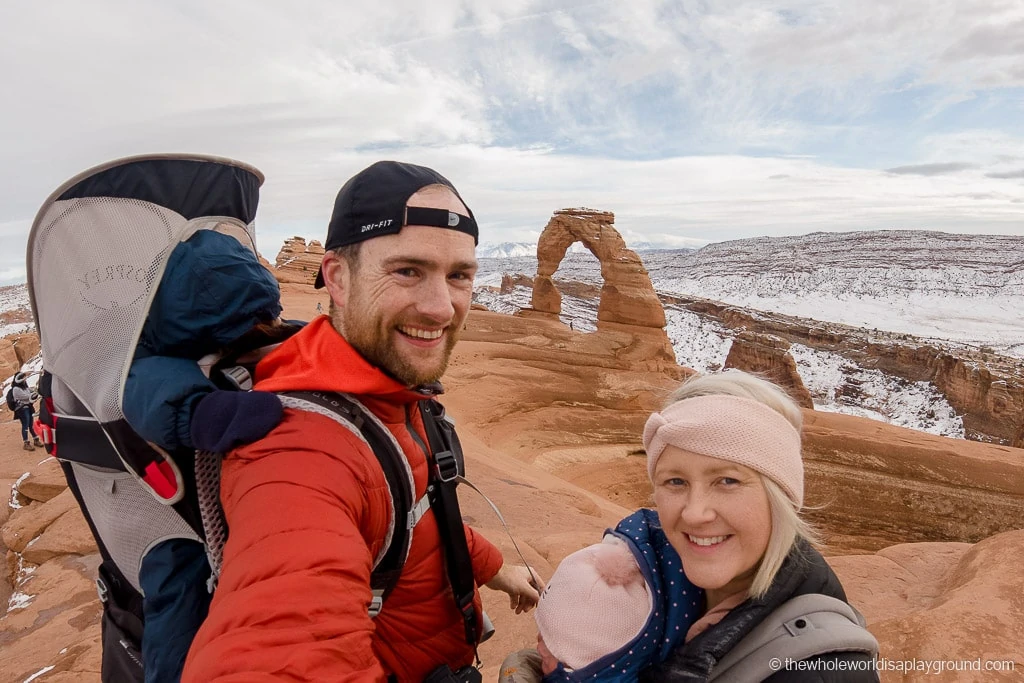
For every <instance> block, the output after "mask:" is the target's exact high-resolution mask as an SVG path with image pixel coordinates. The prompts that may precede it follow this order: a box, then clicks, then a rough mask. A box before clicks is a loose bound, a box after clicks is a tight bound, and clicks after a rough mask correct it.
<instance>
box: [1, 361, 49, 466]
mask: <svg viewBox="0 0 1024 683" xmlns="http://www.w3.org/2000/svg"><path fill="white" fill-rule="evenodd" d="M6 399H7V407H8V408H10V409H11V410H12V411H14V417H16V418H17V419H18V420H21V438H22V440H23V441H24V442H25V450H26V451H31V450H34V449H33V447H32V444H33V443H34V444H35V445H36V446H42V445H43V442H42V441H40V440H39V437H38V436H36V430H35V428H34V427H33V426H32V418H33V417H34V416H35V408H34V406H33V402H34V401H35V399H36V397H35V396H34V395H33V393H32V390H31V389H29V388H28V378H27V377H26V376H25V373H24V372H19V373H18V374H16V375H15V376H14V381H13V382H12V383H11V388H10V389H8V390H7V396H6ZM29 434H31V435H32V441H29V439H28V437H29Z"/></svg>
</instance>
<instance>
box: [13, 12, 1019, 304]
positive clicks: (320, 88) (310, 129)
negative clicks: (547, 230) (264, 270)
mask: <svg viewBox="0 0 1024 683" xmlns="http://www.w3.org/2000/svg"><path fill="white" fill-rule="evenodd" d="M3 15H4V16H3V20H2V23H0V64H2V71H0V93H3V102H4V104H3V106H2V107H0V124H2V125H0V159H2V164H3V179H4V182H3V183H0V239H2V243H3V249H0V284H2V283H10V282H17V281H23V280H24V277H25V275H24V274H25V270H24V245H25V239H26V236H27V233H28V230H29V227H30V225H31V221H32V218H33V216H34V214H35V212H36V210H37V209H38V208H39V205H40V204H41V203H42V201H43V200H44V199H45V198H46V196H47V195H48V194H49V193H50V192H51V191H52V190H53V189H55V188H56V187H57V186H58V185H59V184H61V183H62V182H63V181H64V180H66V179H67V178H69V177H70V176H72V175H74V174H76V173H78V172H79V171H81V170H84V169H85V168H87V167H90V166H93V165H95V164H98V163H101V162H104V161H107V160H109V159H113V158H117V157H120V156H124V155H129V154H140V153H147V152H165V151H189V152H200V153H209V154H218V155H223V156H228V157H234V158H237V159H240V160H243V161H246V162H248V163H251V164H253V165H255V166H257V167H258V168H260V169H261V170H262V171H263V172H264V173H265V174H266V176H267V182H266V184H265V185H264V187H263V193H262V199H261V206H260V212H259V216H258V218H257V230H258V233H259V245H260V248H261V250H262V251H263V252H264V253H265V254H266V255H268V256H269V257H270V258H271V259H273V257H274V256H275V255H276V253H277V251H278V248H279V245H280V243H281V241H282V240H283V239H284V238H285V237H288V236H291V235H294V234H299V235H303V236H306V237H307V238H320V239H322V237H323V234H324V231H325V227H324V226H325V225H326V221H327V218H328V216H329V214H330V209H331V206H332V203H333V197H334V194H335V192H336V191H337V189H338V187H339V186H340V185H341V184H342V183H343V182H344V180H345V179H346V178H347V177H348V176H350V175H351V174H352V173H354V172H356V171H358V170H359V169H361V168H363V167H364V166H366V165H368V164H369V163H372V162H373V161H376V160H378V159H381V158H393V159H399V160H404V161H412V162H416V163H422V164H426V165H429V166H433V167H434V168H436V169H437V170H439V171H441V172H442V173H443V174H445V175H447V176H448V177H449V178H450V179H451V180H452V181H453V182H455V184H456V186H457V187H458V188H459V189H460V191H461V192H462V194H463V196H464V197H465V198H466V200H467V202H468V203H469V205H470V206H471V207H472V208H473V209H474V211H475V212H476V213H477V216H478V219H479V220H480V222H481V224H482V241H483V242H485V243H497V242H502V241H531V240H535V239H536V237H537V236H538V235H539V232H540V230H541V229H542V228H543V226H544V224H545V223H546V222H547V219H548V218H549V216H550V215H551V212H552V211H553V210H555V209H558V208H561V207H566V206H581V205H582V206H590V207H594V208H599V209H604V210H610V211H614V212H615V213H616V224H617V226H618V228H619V229H620V231H621V232H622V233H623V234H624V235H625V236H626V239H627V242H633V243H636V242H641V241H647V242H656V243H660V244H664V245H680V246H690V245H701V244H705V243H707V242H711V241H721V240H726V239H734V238H738V237H747V236H755V235H770V234H803V233H807V232H812V231H815V230H861V229H887V228H905V229H936V230H945V231H951V232H974V233H1009V234H1022V235H1024V0H900V1H899V2H893V1H892V0H859V1H858V2H848V1H846V0H780V1H775V2H758V1H744V0H715V1H714V2H712V1H711V0H706V1H705V2H690V1H683V0H674V1H666V2H660V1H657V0H629V1H628V2H623V1H622V0H596V1H587V0H578V1H573V0H565V1H558V2H555V1H551V2H539V1H531V0H492V1H487V0H476V1H474V2H463V1H461V0H399V1H391V0H379V1H378V2H376V3H367V2H358V3H357V2H354V1H351V0H292V2H269V1H267V2H261V1H259V0H244V1H243V0H216V1H208V0H162V1H160V2H157V1H155V0H90V2H87V3H84V2H77V1H74V2H73V1H71V0H51V1H47V2H19V3H9V4H8V6H6V7H5V9H4V12H3Z"/></svg>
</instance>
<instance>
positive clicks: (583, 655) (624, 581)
mask: <svg viewBox="0 0 1024 683" xmlns="http://www.w3.org/2000/svg"><path fill="white" fill-rule="evenodd" d="M653 604H654V603H653V599H652V595H651V591H650V589H649V587H648V585H647V582H646V580H645V579H644V576H643V574H642V573H641V571H640V567H639V565H638V564H637V562H636V559H635V558H634V556H633V553H632V552H631V551H630V549H629V548H628V547H627V546H626V544H625V543H624V542H623V541H622V540H621V539H619V538H617V537H616V536H614V535H611V534H609V535H607V536H605V538H604V540H603V542H601V543H597V544H595V545H592V546H588V547H586V548H584V549H582V550H579V551H577V552H575V553H573V554H571V555H569V556H568V557H566V558H565V559H564V560H562V563H561V564H559V565H558V569H557V570H555V573H554V575H553V576H552V577H551V580H550V581H549V582H548V585H547V587H546V588H545V590H544V592H543V593H542V594H541V598H540V603H538V605H537V612H536V620H537V650H536V652H535V651H533V650H522V651H520V652H515V653H513V654H511V655H509V657H508V658H506V660H505V662H504V663H503V664H502V667H501V677H500V680H501V681H504V682H506V683H527V682H535V681H540V680H541V677H542V676H543V677H544V678H543V680H545V681H562V680H564V681H572V680H577V677H578V678H579V680H582V679H583V678H584V677H585V678H587V679H588V680H605V678H604V676H603V675H602V674H603V673H604V672H608V673H610V674H611V675H612V676H613V678H614V677H617V676H621V671H622V665H623V661H622V660H623V658H630V657H633V658H634V659H637V658H639V656H640V653H636V655H637V656H636V657H634V656H633V655H634V653H633V652H631V651H630V650H628V649H627V646H628V645H630V644H632V643H633V642H634V641H635V640H636V639H637V638H638V636H640V635H641V634H642V633H643V632H644V631H645V629H646V627H647V623H648V621H649V619H650V616H651V613H652V610H653ZM595 674H596V677H595ZM607 680H612V679H611V678H609V679H607Z"/></svg>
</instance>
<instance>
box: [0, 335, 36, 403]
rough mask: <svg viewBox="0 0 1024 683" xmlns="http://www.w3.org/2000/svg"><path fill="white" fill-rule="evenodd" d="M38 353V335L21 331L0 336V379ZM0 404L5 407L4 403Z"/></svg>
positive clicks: (14, 371) (6, 376) (15, 370)
mask: <svg viewBox="0 0 1024 683" xmlns="http://www.w3.org/2000/svg"><path fill="white" fill-rule="evenodd" d="M37 355H39V335H38V334H36V333H35V332H23V333H21V334H12V335H8V336H6V337H3V338H0V379H7V378H8V377H10V376H11V375H13V374H14V373H16V372H18V371H19V370H21V366H22V365H24V364H25V363H27V362H28V361H29V360H31V359H32V358H35V357H36V356H37ZM0 405H3V406H4V410H6V408H7V404H6V403H2V404H0Z"/></svg>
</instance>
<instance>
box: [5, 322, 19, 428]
mask: <svg viewBox="0 0 1024 683" xmlns="http://www.w3.org/2000/svg"><path fill="white" fill-rule="evenodd" d="M19 370H21V361H19V360H18V353H17V351H15V350H14V342H13V341H11V339H10V338H9V337H4V338H2V339H0V377H3V378H4V379H6V378H8V377H10V376H12V375H13V374H14V373H16V372H18V371H19ZM2 405H3V409H4V410H5V411H7V402H6V401H5V402H4V403H3V404H2ZM7 412H10V411H7Z"/></svg>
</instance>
